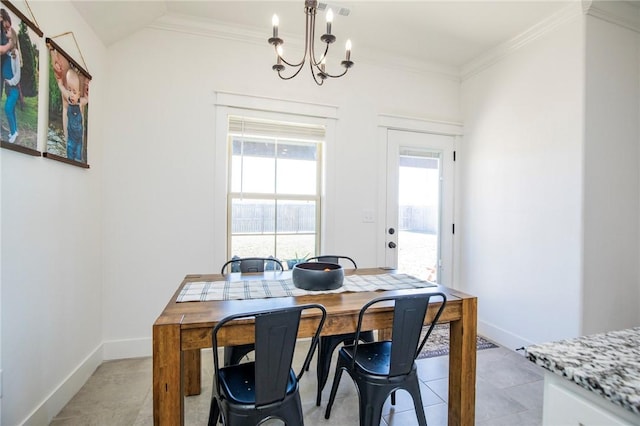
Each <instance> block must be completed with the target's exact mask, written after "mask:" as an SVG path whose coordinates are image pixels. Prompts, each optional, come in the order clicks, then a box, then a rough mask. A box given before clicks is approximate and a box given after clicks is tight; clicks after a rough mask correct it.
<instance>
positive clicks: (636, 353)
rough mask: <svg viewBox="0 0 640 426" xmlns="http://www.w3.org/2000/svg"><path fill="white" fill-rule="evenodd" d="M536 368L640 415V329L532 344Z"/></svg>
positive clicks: (529, 355) (529, 349)
mask: <svg viewBox="0 0 640 426" xmlns="http://www.w3.org/2000/svg"><path fill="white" fill-rule="evenodd" d="M526 354H527V358H528V359H529V360H530V361H532V362H535V363H536V364H537V365H539V366H541V367H543V368H545V369H547V370H549V371H551V372H553V373H555V374H557V375H559V376H561V377H564V378H566V379H567V380H570V381H572V382H574V383H577V384H578V385H579V386H581V387H583V388H585V389H587V390H589V391H591V392H594V393H596V394H598V395H602V396H603V397H604V398H606V399H608V400H610V401H611V402H613V403H614V404H617V405H620V406H622V407H624V408H626V409H627V410H629V411H631V412H633V413H635V414H640V327H635V328H629V329H626V330H620V331H611V332H608V333H601V334H594V335H591V336H584V337H578V338H576V339H569V340H561V341H558V342H551V343H544V344H540V345H532V346H529V347H527V349H526Z"/></svg>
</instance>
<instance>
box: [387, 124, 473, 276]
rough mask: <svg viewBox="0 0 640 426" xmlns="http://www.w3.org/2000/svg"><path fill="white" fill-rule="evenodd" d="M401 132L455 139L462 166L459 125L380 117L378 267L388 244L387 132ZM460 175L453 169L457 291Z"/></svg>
mask: <svg viewBox="0 0 640 426" xmlns="http://www.w3.org/2000/svg"><path fill="white" fill-rule="evenodd" d="M389 130H400V131H407V132H417V133H431V134H437V135H443V136H451V137H453V138H454V151H455V152H456V163H459V161H458V160H459V158H460V155H459V154H460V149H461V142H462V135H463V126H462V124H460V123H453V122H444V121H436V120H427V119H419V118H410V117H400V116H394V115H388V114H379V115H378V150H379V153H380V155H379V157H378V158H379V163H378V170H379V171H380V173H378V189H379V191H378V212H379V217H380V222H379V223H378V226H377V228H376V229H377V233H376V234H377V235H376V247H377V250H376V260H377V264H378V265H381V266H387V265H385V263H386V244H387V229H386V228H387V180H388V176H387V174H388V167H387V164H388V160H389V158H388V140H387V138H388V131H389ZM459 173H460V167H459V164H458V167H454V183H453V191H454V200H453V221H454V223H457V224H458V225H457V226H456V232H455V233H454V235H453V241H452V243H453V254H452V256H453V265H452V268H453V269H452V282H451V283H450V285H449V286H450V287H453V288H458V282H457V281H458V276H459V274H458V270H457V265H459V264H460V262H459V261H458V259H459V257H460V244H459V243H458V241H459V238H458V237H459V235H460V230H461V228H462V227H461V226H460V224H459V220H458V219H459V210H460V207H459V206H460V203H459V199H458V197H459V194H460V190H459V182H460V179H459Z"/></svg>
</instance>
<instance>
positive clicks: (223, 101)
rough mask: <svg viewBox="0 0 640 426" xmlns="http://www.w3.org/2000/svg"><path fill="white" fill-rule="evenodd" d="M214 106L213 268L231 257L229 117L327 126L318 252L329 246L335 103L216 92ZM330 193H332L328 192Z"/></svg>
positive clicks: (211, 239)
mask: <svg viewBox="0 0 640 426" xmlns="http://www.w3.org/2000/svg"><path fill="white" fill-rule="evenodd" d="M213 105H214V106H215V121H214V122H212V123H211V125H212V127H213V128H212V129H211V132H212V134H214V135H215V141H214V146H213V147H212V150H213V152H212V157H213V161H212V168H213V171H212V174H213V180H214V181H213V190H212V199H211V200H209V201H208V202H209V203H211V204H212V210H213V230H212V233H211V234H209V236H208V237H209V238H210V241H211V246H212V247H213V250H212V252H213V257H212V268H214V269H215V268H216V267H217V265H220V264H222V263H224V262H225V261H226V260H227V258H228V254H227V253H228V243H227V221H228V220H227V206H228V202H227V198H228V197H227V188H228V182H227V181H228V177H229V175H228V164H227V161H228V160H227V158H228V152H227V150H228V149H229V148H228V147H229V144H228V141H227V130H228V116H229V115H241V116H242V115H247V116H249V114H251V116H255V117H256V118H265V119H271V120H276V121H285V122H287V121H288V122H291V121H293V122H301V123H315V124H320V125H324V126H325V138H324V143H323V147H322V151H321V155H322V165H321V172H320V176H321V184H320V185H321V186H320V187H321V193H320V200H321V203H320V207H319V209H318V212H319V214H320V220H319V222H318V224H317V226H318V229H319V237H318V238H317V244H319V249H318V252H321V250H322V249H323V247H324V245H325V238H326V230H327V229H328V228H327V226H326V223H327V220H328V219H330V218H329V217H328V216H327V211H328V206H329V205H330V204H331V202H332V200H331V196H329V195H330V194H332V192H333V191H332V188H334V187H335V185H336V182H335V179H334V178H333V173H331V172H330V170H331V169H332V166H331V163H334V162H335V159H336V156H337V153H336V143H335V142H336V128H337V113H338V108H337V107H335V106H332V105H322V104H315V103H307V102H296V101H290V100H283V99H274V98H267V97H255V96H249V95H242V94H235V93H228V92H215V93H214V101H213ZM328 194H329V195H328Z"/></svg>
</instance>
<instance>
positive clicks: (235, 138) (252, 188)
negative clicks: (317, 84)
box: [227, 116, 325, 259]
mask: <svg viewBox="0 0 640 426" xmlns="http://www.w3.org/2000/svg"><path fill="white" fill-rule="evenodd" d="M324 137H325V127H324V126H322V125H318V124H301V123H287V122H280V121H272V120H265V119H257V118H253V117H240V116H230V117H229V123H228V145H229V163H228V164H229V168H228V170H229V179H228V185H229V186H228V190H227V194H228V197H227V199H228V206H227V215H228V216H227V217H228V220H227V224H228V225H227V226H228V232H227V235H228V241H227V251H228V253H227V257H228V258H231V257H232V256H236V255H237V256H240V257H247V256H259V257H266V256H270V255H272V256H275V257H277V258H279V259H292V258H297V257H303V256H305V255H307V256H308V255H312V254H314V253H316V251H317V249H318V245H319V242H320V226H319V224H320V194H321V188H320V185H321V170H322V168H321V153H322V143H323V141H324Z"/></svg>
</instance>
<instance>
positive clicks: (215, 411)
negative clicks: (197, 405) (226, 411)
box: [208, 398, 220, 426]
mask: <svg viewBox="0 0 640 426" xmlns="http://www.w3.org/2000/svg"><path fill="white" fill-rule="evenodd" d="M219 417H220V407H219V406H218V401H217V400H216V399H215V398H211V407H210V408H209V423H208V425H209V426H216V424H217V423H218V418H219Z"/></svg>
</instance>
